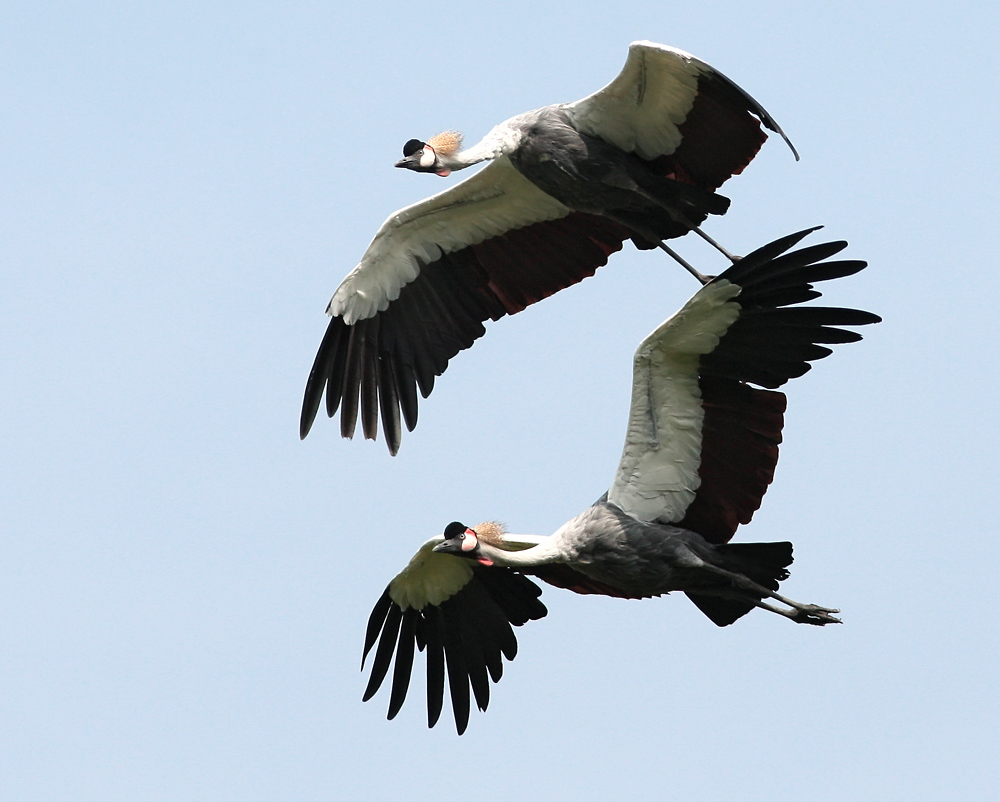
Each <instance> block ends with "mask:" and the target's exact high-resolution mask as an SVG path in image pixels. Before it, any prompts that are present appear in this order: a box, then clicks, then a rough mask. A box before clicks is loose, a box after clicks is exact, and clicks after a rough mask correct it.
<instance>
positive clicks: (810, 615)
mask: <svg viewBox="0 0 1000 802" xmlns="http://www.w3.org/2000/svg"><path fill="white" fill-rule="evenodd" d="M781 601H783V602H784V603H785V604H788V605H789V606H790V607H791V609H788V610H786V609H784V608H782V607H776V606H775V605H773V604H768V603H767V602H765V601H763V600H758V601H757V602H756V604H757V606H758V607H760V608H761V609H763V610H770V611H771V612H772V613H777V614H778V615H783V616H785V618H790V619H791V620H792V621H794V622H795V623H796V624H812V625H814V626H817V627H821V626H824V625H825V624H842V623H843V621H841V620H840V619H839V618H835V617H834V616H833V615H832V614H833V613H839V612H840V610H837V609H835V608H833V607H820V606H819V605H818V604H801V603H799V602H793V601H791V600H790V599H784V598H782V599H781Z"/></svg>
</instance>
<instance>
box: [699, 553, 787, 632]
mask: <svg viewBox="0 0 1000 802" xmlns="http://www.w3.org/2000/svg"><path fill="white" fill-rule="evenodd" d="M715 553H716V554H717V555H719V556H720V557H721V558H722V559H721V562H722V566H721V567H724V568H726V569H727V570H729V571H732V572H734V573H738V574H742V575H743V576H745V577H747V578H748V579H751V580H753V581H754V582H756V583H757V584H758V585H761V586H763V587H765V588H767V589H768V590H777V589H778V583H779V582H781V581H782V580H783V579H787V578H788V570H787V569H788V566H789V565H791V564H792V544H791V543H788V542H782V543H726V544H723V545H719V546H716V547H715ZM726 592H727V595H715V594H708V593H691V592H688V594H687V597H688V598H689V599H691V601H693V602H694V603H695V605H696V606H697V608H698V609H699V610H701V611H702V612H703V613H704V614H705V615H707V616H708V617H709V618H710V619H712V622H713V623H714V624H716V625H717V626H720V627H726V626H729V625H730V624H732V623H733V622H734V621H736V620H737V619H738V618H741V617H743V616H744V615H746V614H747V613H749V612H750V611H751V610H752V609H753V608H754V607H756V606H757V605H756V604H755V603H754V602H752V601H745V600H744V599H740V598H738V597H734V596H732V595H728V594H730V593H734V592H735V594H737V596H744V597H745V596H746V595H747V594H748V591H746V590H743V589H739V590H737V589H735V588H727V589H726Z"/></svg>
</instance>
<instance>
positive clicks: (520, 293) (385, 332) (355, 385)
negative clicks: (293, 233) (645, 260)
mask: <svg viewBox="0 0 1000 802" xmlns="http://www.w3.org/2000/svg"><path fill="white" fill-rule="evenodd" d="M629 236H630V232H628V231H626V230H625V229H623V228H622V227H620V226H618V225H616V224H614V223H611V222H609V221H607V220H604V219H602V218H599V217H594V216H592V215H587V214H581V213H576V212H570V210H569V209H568V208H567V207H565V206H563V205H562V204H561V203H559V201H557V200H555V199H554V198H552V197H550V196H549V195H547V194H545V193H544V192H542V191H541V190H540V189H538V188H537V187H535V185H534V184H532V183H531V182H530V181H528V180H527V179H525V178H523V177H522V176H521V175H520V173H518V172H517V171H516V170H515V169H514V167H513V166H512V165H511V164H510V160H509V159H507V158H506V157H503V158H500V159H497V160H495V161H493V162H491V163H490V164H489V165H487V166H486V167H485V168H484V169H482V170H480V171H479V172H478V173H476V174H475V175H473V176H472V177H471V178H468V179H466V180H465V181H462V182H461V183H459V184H457V185H455V186H454V187H452V188H450V189H448V190H446V191H444V192H441V193H440V194H438V195H434V196H432V197H430V198H428V199H426V200H424V201H421V202H419V203H416V204H413V205H412V206H408V207H406V208H405V209H401V210H400V211H398V212H396V213H395V214H393V215H392V216H391V217H390V218H389V219H388V220H386V222H385V223H384V224H383V225H382V227H381V228H380V229H379V231H378V233H377V234H376V235H375V239H374V240H373V241H372V243H371V245H370V246H369V247H368V250H367V251H366V252H365V255H364V257H363V258H362V260H361V263H360V264H359V265H358V266H357V267H356V268H355V269H354V270H353V271H351V273H350V274H349V275H348V276H347V278H345V279H344V281H343V283H342V284H341V285H340V287H339V288H338V289H337V291H336V292H335V293H334V295H333V299H332V300H331V301H330V305H329V308H328V310H327V311H328V313H329V314H330V315H332V319H331V320H330V323H329V326H328V327H327V330H326V334H325V335H324V337H323V341H322V343H321V344H320V347H319V351H318V353H317V354H316V359H315V361H314V363H313V367H312V371H311V372H310V374H309V379H308V382H307V383H306V389H305V396H304V399H303V402H302V416H301V420H300V435H301V436H302V437H305V436H306V435H307V434H308V433H309V429H310V428H311V426H312V423H313V420H314V419H315V417H316V413H317V412H318V410H319V407H320V404H321V402H322V399H323V394H324V391H325V393H326V410H327V414H328V415H329V416H330V417H333V415H334V414H335V413H336V412H337V409H338V408H339V409H340V410H341V417H340V429H341V434H342V435H343V436H344V437H351V436H353V434H354V430H355V427H356V425H357V418H358V413H359V409H360V414H361V420H362V428H363V430H364V434H365V437H367V438H369V439H375V437H376V435H377V432H378V417H379V410H381V417H382V426H383V429H384V432H385V438H386V442H387V444H388V446H389V450H390V451H391V452H392V453H393V454H395V453H396V451H397V449H398V448H399V442H400V438H401V434H402V432H401V425H400V417H401V415H402V422H403V423H405V424H406V427H407V428H408V429H410V430H412V429H413V427H414V426H415V425H416V422H417V390H418V388H419V390H420V393H421V394H422V395H423V396H424V397H425V398H426V397H427V396H428V394H430V392H431V390H432V389H433V387H434V378H435V377H436V376H440V375H441V374H442V373H443V372H444V370H445V368H446V367H447V366H448V360H450V359H451V358H452V357H453V356H455V354H457V353H458V352H459V351H461V350H463V349H465V348H469V347H470V346H471V345H472V344H473V343H474V342H475V341H476V339H478V338H479V337H481V336H482V335H483V334H484V333H485V332H486V329H485V327H484V326H483V323H484V321H486V320H487V319H492V320H498V319H499V318H501V317H503V316H504V315H507V314H514V313H516V312H519V311H521V310H522V309H524V308H525V307H527V306H529V305H530V304H533V303H535V302H536V301H539V300H541V299H543V298H546V297H548V296H549V295H552V294H553V293H555V292H558V291H559V290H561V289H563V288H565V287H568V286H570V285H572V284H575V283H577V282H578V281H581V280H582V279H584V278H586V277H587V276H591V275H593V274H594V272H595V271H596V270H597V268H598V267H601V266H602V265H604V264H607V260H608V257H609V256H610V255H611V254H612V253H614V252H615V251H617V250H619V249H620V248H621V247H622V242H623V241H624V240H625V239H626V238H628V237H629ZM359 404H360V407H359Z"/></svg>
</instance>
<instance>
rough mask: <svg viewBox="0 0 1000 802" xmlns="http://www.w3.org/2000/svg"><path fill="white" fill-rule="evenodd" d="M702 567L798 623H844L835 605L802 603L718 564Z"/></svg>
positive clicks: (758, 603) (756, 600) (754, 599)
mask: <svg viewBox="0 0 1000 802" xmlns="http://www.w3.org/2000/svg"><path fill="white" fill-rule="evenodd" d="M701 567H702V568H704V569H705V570H706V571H711V572H712V573H714V574H718V575H719V576H724V577H726V578H727V579H728V580H729V581H730V582H732V583H733V586H734V587H736V588H739V589H740V590H745V591H748V592H749V593H750V594H752V596H753V598H751V599H747V601H752V602H753V603H754V604H755V605H756V606H757V607H760V608H761V609H762V610H770V611H771V612H772V613H777V614H778V615H783V616H785V617H786V618H790V619H792V621H795V622H796V623H797V624H815V625H816V626H820V627H821V626H823V625H824V624H840V623H842V622H841V620H840V619H839V618H834V617H833V615H832V613H839V612H840V610H837V609H835V608H833V607H820V606H819V605H818V604H802V603H801V602H797V601H793V600H792V599H788V598H785V597H784V596H782V595H780V594H778V593H775V592H774V591H773V590H768V589H767V588H765V587H764V586H763V585H758V584H757V583H756V582H754V581H753V580H752V579H750V578H749V577H747V576H744V575H743V574H738V573H735V572H733V571H727V570H726V569H725V568H719V567H718V566H717V565H712V564H710V563H707V562H705V563H703V564H702V565H701ZM702 592H703V591H702ZM765 598H770V599H774V600H775V601H779V602H781V603H782V604H785V605H787V606H788V607H789V608H790V609H788V610H785V609H783V608H781V607H777V606H775V605H773V604H768V603H767V602H765V601H764V599H765Z"/></svg>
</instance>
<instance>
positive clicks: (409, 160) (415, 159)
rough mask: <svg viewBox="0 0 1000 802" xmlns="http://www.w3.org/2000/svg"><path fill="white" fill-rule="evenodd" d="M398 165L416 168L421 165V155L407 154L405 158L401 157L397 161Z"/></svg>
mask: <svg viewBox="0 0 1000 802" xmlns="http://www.w3.org/2000/svg"><path fill="white" fill-rule="evenodd" d="M396 167H405V168H407V169H408V170H416V169H418V168H419V167H420V157H419V156H418V155H417V154H416V153H414V154H413V155H412V156H407V157H406V158H405V159H400V160H399V161H398V162H396Z"/></svg>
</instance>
